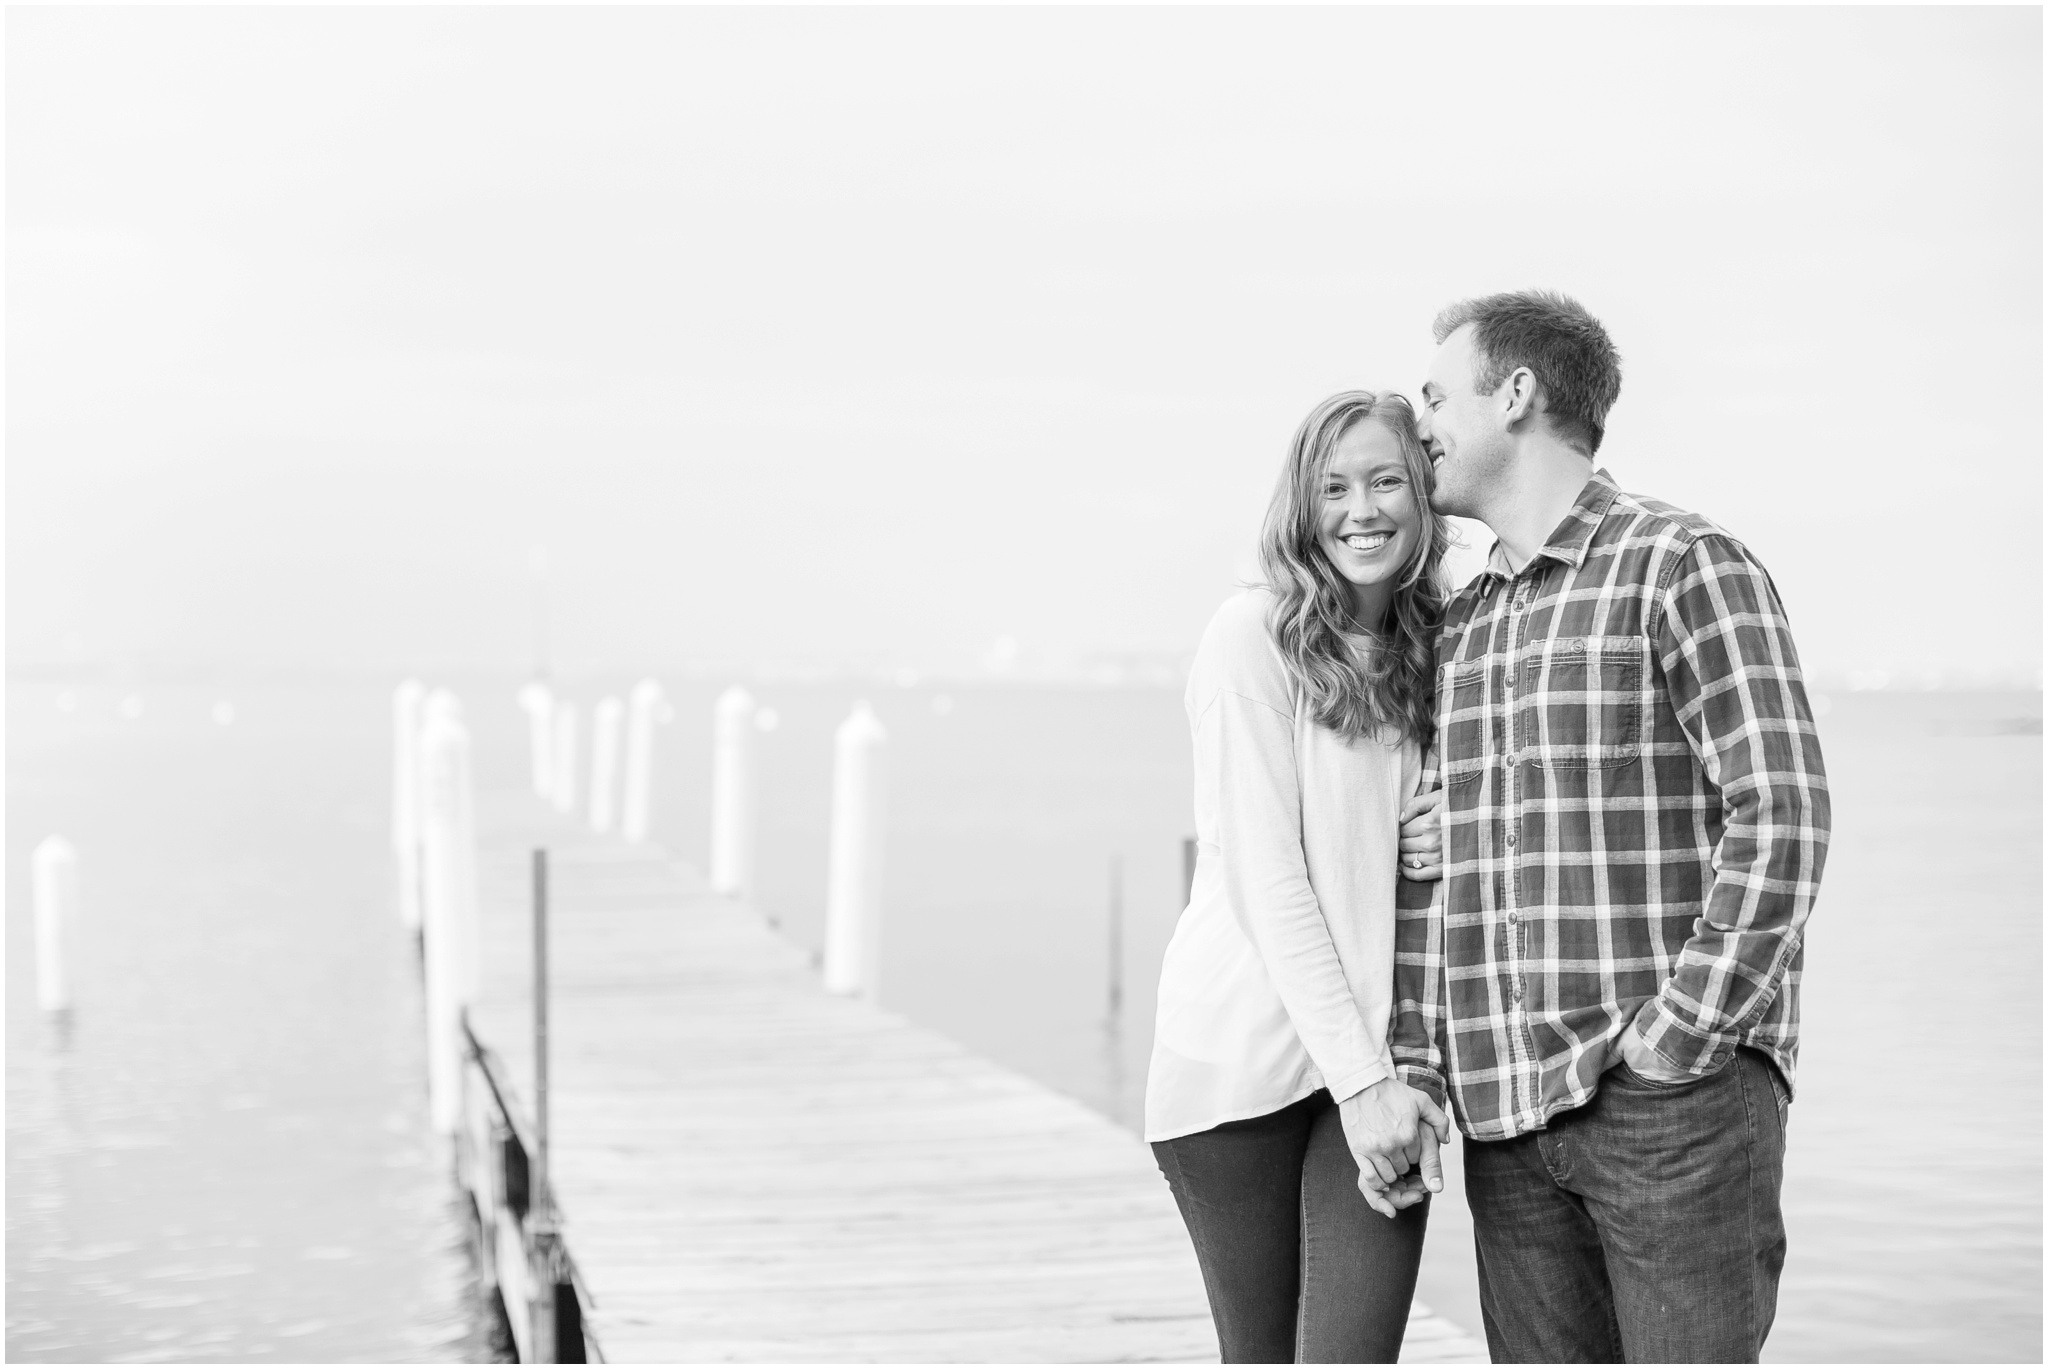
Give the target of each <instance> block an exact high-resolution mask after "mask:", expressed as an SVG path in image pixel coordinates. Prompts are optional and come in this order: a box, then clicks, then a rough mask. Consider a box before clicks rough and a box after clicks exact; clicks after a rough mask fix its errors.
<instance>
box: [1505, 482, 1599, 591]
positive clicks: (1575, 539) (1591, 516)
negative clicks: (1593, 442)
mask: <svg viewBox="0 0 2048 1369" xmlns="http://www.w3.org/2000/svg"><path fill="white" fill-rule="evenodd" d="M1620 493H1621V487H1620V486H1619V485H1616V484H1615V483H1614V477H1613V476H1611V475H1609V474H1608V473H1607V471H1606V469H1605V468H1604V467H1603V468H1602V469H1600V470H1596V471H1594V472H1593V478H1592V479H1591V480H1588V481H1587V482H1586V487H1585V488H1584V489H1582V490H1580V491H1579V497H1578V499H1577V500H1575V501H1574V502H1573V504H1572V511H1571V512H1570V513H1568V514H1566V515H1565V516H1564V521H1563V522H1562V523H1559V524H1558V525H1557V527H1556V528H1554V529H1552V531H1551V534H1550V540H1549V541H1547V542H1545V543H1544V544H1543V545H1542V546H1541V547H1538V548H1537V549H1536V554H1535V555H1534V556H1532V557H1530V558H1529V564H1530V565H1534V564H1535V563H1536V562H1538V561H1540V560H1542V559H1543V558H1544V557H1546V556H1547V557H1549V558H1550V559H1551V560H1553V561H1562V562H1563V563H1564V564H1566V565H1568V566H1570V567H1571V568H1572V569H1573V570H1577V569H1578V568H1579V567H1580V566H1582V565H1584V564H1585V562H1586V547H1587V546H1588V544H1590V543H1591V542H1592V540H1593V529H1595V528H1597V527H1599V526H1600V520H1601V519H1603V518H1605V517H1606V516H1607V510H1608V507H1609V506H1610V505H1612V504H1613V503H1614V499H1615V496H1616V495H1618V494H1620ZM1480 574H1481V575H1492V576H1497V577H1498V578H1500V579H1502V580H1512V579H1514V578H1515V572H1514V570H1513V568H1511V567H1510V566H1509V565H1508V554H1507V552H1506V551H1505V550H1503V549H1502V547H1501V544H1500V539H1499V538H1498V537H1496V538H1494V539H1493V550H1492V551H1491V552H1489V553H1488V554H1487V557H1486V569H1485V570H1483V571H1481V572H1480Z"/></svg>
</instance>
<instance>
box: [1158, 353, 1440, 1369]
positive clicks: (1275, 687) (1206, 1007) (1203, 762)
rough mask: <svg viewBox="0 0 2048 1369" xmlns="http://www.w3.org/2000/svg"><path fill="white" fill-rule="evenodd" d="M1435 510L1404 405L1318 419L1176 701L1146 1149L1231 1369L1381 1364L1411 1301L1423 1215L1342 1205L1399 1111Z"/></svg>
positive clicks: (1379, 1186) (1358, 1196)
mask: <svg viewBox="0 0 2048 1369" xmlns="http://www.w3.org/2000/svg"><path fill="white" fill-rule="evenodd" d="M1430 489H1431V479H1430V466H1429V461H1428V458H1427V456H1426V455H1425V454H1424V452H1423V449H1422V445H1421V443H1420V442H1419V441H1418V440H1417V438H1416V433H1415V416H1414V412H1413V410H1411V409H1410V407H1409V405H1408V402H1407V401H1406V400H1404V399H1402V398H1401V397H1400V396H1398V395H1393V394H1371V393H1368V392H1366V391H1363V390H1352V391H1347V392H1345V393H1343V394H1339V395H1336V396H1334V397H1332V398H1330V399H1327V400H1325V401H1324V402H1323V403H1322V404H1320V405H1318V406H1317V408H1316V410H1315V412H1313V413H1311V414H1310V415H1309V416H1308V418H1307V419H1306V420H1304V421H1303V423H1302V425H1301V427H1300V429H1299V430H1298V431H1297V432H1296V433H1295V435H1294V443H1293V447H1292V450H1291V451H1290V452H1289V454H1288V458H1287V463H1286V465H1285V467H1284V468H1283V469H1282V471H1281V473H1280V480H1279V484H1278V486H1277V488H1276V489H1275V490H1274V492H1273V499H1272V503H1271V505H1270V506H1269V507H1268V509H1267V511H1266V522H1265V530H1264V533H1263V535H1262V537H1261V540H1260V548H1259V553H1260V564H1261V567H1262V569H1263V571H1264V573H1265V584H1263V585H1261V586H1259V587H1257V588H1255V589H1252V590H1250V591H1248V592H1247V593H1244V594H1241V595H1239V596H1237V597H1236V598H1234V599H1231V600H1230V601H1229V602H1227V603H1225V604H1224V605H1223V607H1222V608H1221V609H1220V610H1218V611H1217V614H1216V616H1215V618H1214V619H1213V620H1212V621H1211V622H1210V624H1209V628H1208V631H1207V632H1206V633H1205V634H1204V635H1203V638H1202V645H1201V648H1200V650H1199V651H1198V653H1197V654H1196V657H1195V665H1194V670H1193V672H1192V674H1191V675H1190V677H1189V680H1188V692H1187V709H1188V718H1189V721H1190V723H1191V725H1192V727H1193V729H1194V741H1195V827H1196V831H1197V833H1198V834H1199V837H1200V850H1199V853H1198V856H1197V860H1196V863H1195V877H1194V889H1193V897H1192V898H1191V899H1190V901H1189V903H1188V907H1187V911H1186V912H1184V913H1183V914H1182V915H1181V920H1180V923H1179V925H1178V927H1176V928H1175V931H1174V936H1173V942H1172V944H1171V945H1170V946H1169V947H1168V948H1167V952H1166V961H1165V965H1164V968H1163V970H1162V971H1161V975H1160V985H1159V1022H1158V1030H1157V1033H1156V1036H1155V1045H1154V1049H1153V1054H1152V1067H1151V1073H1150V1076H1149V1078H1148V1080H1147V1084H1146V1090H1145V1135H1146V1139H1147V1140H1148V1141H1151V1142H1152V1143H1153V1152H1154V1154H1155V1155H1156V1156H1157V1157H1158V1161H1159V1167H1160V1169H1161V1170H1162V1171H1163V1172H1164V1173H1165V1175H1166V1178H1167V1181H1168V1183H1170V1184H1171V1185H1172V1187H1173V1194H1174V1198H1175V1200H1176V1201H1177V1202H1178V1203H1179V1204H1180V1210H1181V1216H1182V1218H1183V1219H1184V1220H1185V1221H1186V1222H1187V1226H1188V1233H1189V1235H1190V1236H1191V1237H1192V1238H1193V1240H1194V1244H1195V1252H1196V1255H1197V1257H1198V1258H1199V1260H1200V1262H1201V1266H1202V1277H1203V1279H1204V1281H1205V1282H1206V1284H1207V1285H1208V1290H1209V1305H1210V1309H1211V1311H1212V1313H1213V1314H1214V1316H1215V1319H1216V1333H1217V1339H1218V1342H1219V1344H1220V1348H1221V1350H1222V1355H1223V1359H1224V1361H1225V1362H1226V1363H1253V1362H1257V1363H1277V1362H1288V1361H1295V1360H1299V1361H1302V1362H1353V1363H1358V1362H1385V1363H1391V1362H1392V1361H1393V1360H1394V1359H1395V1358H1396V1356H1397V1355H1398V1353H1399V1351H1400V1348H1401V1336H1402V1332H1403V1330H1404V1329H1405V1327H1406V1325H1407V1318H1408V1304H1409V1302H1410V1300H1411V1299H1412V1297H1413V1295H1414V1292H1415V1271H1416V1267H1417V1263H1418V1261H1419V1260H1420V1258H1421V1254H1422V1235H1423V1227H1424V1223H1425V1222H1426V1220H1427V1216H1428V1201H1427V1200H1428V1194H1427V1193H1426V1192H1424V1191H1422V1189H1421V1187H1420V1184H1419V1182H1418V1181H1417V1180H1416V1179H1415V1177H1414V1176H1413V1175H1410V1176H1408V1177H1406V1178H1403V1179H1401V1180H1398V1181H1396V1180H1395V1177H1394V1173H1393V1171H1391V1170H1388V1169H1384V1168H1382V1169H1381V1170H1380V1172H1379V1173H1377V1174H1374V1173H1370V1172H1368V1173H1367V1174H1366V1176H1365V1184H1364V1185H1363V1186H1362V1185H1361V1183H1360V1173H1361V1171H1360V1168H1359V1163H1358V1160H1357V1159H1356V1158H1355V1155H1354V1151H1360V1152H1367V1153H1368V1164H1369V1167H1370V1155H1369V1151H1370V1147H1369V1146H1368V1145H1367V1144H1365V1140H1366V1137H1367V1136H1369V1135H1370V1134H1371V1133H1372V1128H1373V1127H1374V1125H1375V1124H1380V1125H1384V1120H1385V1118H1386V1117H1387V1116H1389V1115H1391V1114H1390V1109H1392V1108H1395V1107H1398V1106H1405V1107H1407V1108H1408V1109H1409V1115H1411V1116H1412V1115H1413V1113H1414V1111H1415V1110H1416V1108H1417V1107H1418V1105H1417V1104H1416V1103H1414V1102H1413V1101H1412V1100H1409V1099H1407V1098H1405V1097H1403V1096H1402V1095H1404V1094H1406V1093H1408V1092H1411V1091H1410V1090H1408V1089H1407V1086H1406V1085H1404V1084H1402V1083H1400V1082H1399V1081H1398V1080H1397V1079H1395V1078H1394V1077H1393V1073H1394V1071H1393V1062H1392V1057H1391V1055H1390V1054H1389V1052H1388V1049H1387V1030H1388V1021H1389V1017H1390V1013H1391V1008H1392V1000H1393V962H1394V891H1395V882H1396V879H1397V874H1396V862H1397V860H1398V852H1397V846H1398V843H1399V825H1400V820H1401V811H1402V806H1403V803H1404V802H1405V801H1406V800H1408V799H1410V798H1412V797H1414V795H1415V790H1416V786H1417V781H1418V778H1419V772H1420V769H1421V765H1420V757H1421V752H1422V749H1423V748H1424V747H1425V746H1427V744H1428V742H1429V740H1430V735H1431V709H1432V706H1433V703H1434V678H1435V652H1434V644H1435V636H1436V627H1437V623H1438V621H1439V619H1440V618H1441V616H1442V609H1443V600H1444V593H1443V588H1442V581H1441V578H1440V567H1441V563H1442V559H1443V554H1444V549H1445V547H1446V545H1447V544H1448V542H1449V537H1450V532H1449V528H1448V526H1447V525H1446V524H1445V522H1444V520H1443V519H1442V518H1441V517H1440V516H1438V515H1437V514H1436V513H1435V512H1434V511H1433V510H1432V509H1431V508H1430V505H1429V493H1430ZM1417 1096H1418V1097H1419V1096H1420V1095H1417ZM1429 1110H1430V1111H1431V1112H1433V1111H1434V1109H1433V1108H1431V1109H1429ZM1438 1116H1440V1114H1438ZM1362 1187H1363V1188H1369V1189H1372V1190H1375V1192H1374V1195H1373V1198H1372V1199H1371V1200H1370V1205H1369V1200H1368V1197H1367V1196H1366V1193H1365V1192H1363V1191H1362ZM1375 1207H1377V1208H1378V1211H1375V1210H1374V1209H1375ZM1382 1213H1384V1214H1385V1215H1381V1214H1382Z"/></svg>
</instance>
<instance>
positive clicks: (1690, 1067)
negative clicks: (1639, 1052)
mask: <svg viewBox="0 0 2048 1369" xmlns="http://www.w3.org/2000/svg"><path fill="white" fill-rule="evenodd" d="M1628 1030H1630V1031H1632V1032H1634V1033H1635V1034H1636V1037H1637V1039H1638V1040H1640V1041H1641V1042H1642V1043H1643V1044H1644V1045H1645V1046H1647V1047H1649V1048H1650V1050H1651V1051H1653V1052H1654V1053H1655V1054H1656V1056H1657V1058H1658V1059H1660V1060H1662V1061H1663V1062H1664V1063H1665V1064H1667V1065H1669V1066H1671V1068H1673V1069H1675V1070H1682V1071H1684V1072H1685V1073H1687V1074H1712V1073H1713V1072H1714V1071H1715V1070H1717V1069H1719V1068H1721V1066H1722V1065H1724V1064H1726V1063H1727V1062H1728V1055H1729V1053H1730V1052H1731V1051H1732V1050H1733V1049H1734V1045H1733V1043H1731V1042H1730V1041H1729V1040H1728V1039H1727V1038H1725V1037H1722V1036H1717V1035H1712V1034H1710V1033H1707V1032H1703V1031H1701V1030H1700V1029H1699V1028H1698V1027H1695V1026H1694V1025H1693V1024H1692V1023H1690V1022H1688V1021H1686V1020H1685V1019H1684V1018H1682V1017H1680V1016H1679V1015H1678V1014H1677V1013H1675V1012H1673V1011H1671V1009H1670V1008H1669V1007H1668V1006H1666V1005H1665V1002H1664V1000H1663V999H1662V998H1653V999H1651V1000H1650V1001H1649V1003H1648V1004H1646V1005H1645V1006H1644V1008H1643V1010H1642V1011H1641V1012H1639V1013H1637V1014H1636V1020H1635V1021H1634V1022H1632V1023H1630V1024H1629V1027H1628Z"/></svg>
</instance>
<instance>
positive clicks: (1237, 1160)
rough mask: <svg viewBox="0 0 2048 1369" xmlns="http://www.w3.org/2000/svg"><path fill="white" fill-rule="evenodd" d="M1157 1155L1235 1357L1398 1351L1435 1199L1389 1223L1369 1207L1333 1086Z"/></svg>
mask: <svg viewBox="0 0 2048 1369" xmlns="http://www.w3.org/2000/svg"><path fill="white" fill-rule="evenodd" d="M1152 1153H1153V1154H1154V1155H1155V1156H1156V1157H1158V1160H1159V1168H1160V1171H1161V1172H1162V1173H1164V1174H1165V1175H1166V1181H1167V1183H1169V1184H1171V1185H1172V1186H1173V1197H1174V1201H1176V1202H1178V1203H1179V1204H1180V1215H1181V1218H1182V1220H1184V1221H1185V1222H1186V1223H1187V1226H1188V1235H1189V1236H1191V1237H1193V1238H1194V1242H1195V1257H1196V1258H1197V1259H1198V1260H1200V1261H1201V1265H1202V1281H1203V1282H1204V1283H1205V1284H1207V1285H1208V1289H1209V1310H1210V1313H1211V1314H1212V1315H1213V1316H1214V1317H1215V1319H1216V1339H1217V1342H1218V1346H1219V1348H1220V1349H1221V1350H1222V1352H1223V1362H1224V1363H1225V1364H1290V1363H1297V1362H1298V1363H1302V1364H1346V1363H1348V1364H1392V1363H1393V1362H1394V1361H1395V1359H1396V1358H1398V1357H1399V1355H1400V1353H1401V1334H1402V1332H1403V1331H1405V1330H1406V1329H1407V1325H1408V1304H1409V1302H1410V1301H1412V1300H1413V1298H1414V1296H1415V1271H1416V1268H1417V1266H1418V1265H1419V1264H1420V1263H1421V1260H1422V1233H1423V1228H1424V1226H1425V1225H1426V1224H1427V1223H1428V1220H1429V1202H1428V1200H1427V1199H1425V1200H1424V1201H1422V1202H1420V1203H1417V1204H1416V1205H1415V1206H1414V1207H1410V1208H1406V1209H1403V1210H1402V1211H1401V1213H1400V1214H1399V1215H1398V1216H1396V1217H1394V1218H1392V1219H1391V1220H1390V1219H1388V1218H1386V1217H1382V1216H1381V1215H1380V1214H1379V1213H1377V1212H1374V1211H1373V1210H1372V1209H1371V1208H1370V1207H1368V1206H1366V1202H1365V1198H1364V1196H1363V1195H1362V1194H1360V1193H1359V1191H1358V1163H1357V1161H1355V1160H1354V1159H1352V1156H1351V1148H1350V1147H1349V1146H1348V1145H1346V1144H1345V1142H1344V1127H1343V1124H1342V1123H1341V1122H1339V1120H1338V1116H1337V1105H1336V1103H1335V1102H1333V1101H1332V1100H1331V1098H1330V1095H1329V1093H1328V1092H1327V1091H1326V1090H1323V1089H1318V1090H1316V1091H1315V1092H1314V1093H1312V1094H1310V1095H1309V1096H1308V1097H1306V1098H1304V1099H1302V1100H1301V1101H1300V1102H1298V1103H1292V1104H1289V1105H1288V1106H1287V1107H1284V1108H1282V1109H1281V1110H1280V1111H1278V1112H1274V1113H1268V1114H1267V1115H1266V1116H1264V1117H1251V1118H1247V1119H1245V1120H1244V1121H1241V1122H1225V1123H1224V1124H1223V1125H1221V1126H1218V1127H1212V1128H1210V1129H1209V1130H1208V1131H1199V1132H1196V1133H1195V1134H1194V1135H1192V1136H1178V1137H1175V1138H1174V1139H1173V1140H1171V1141H1154V1142H1153V1143H1152Z"/></svg>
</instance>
